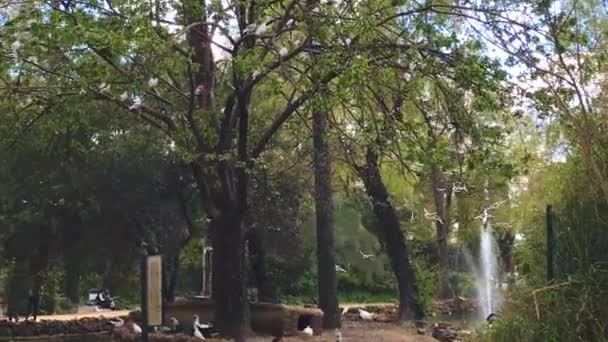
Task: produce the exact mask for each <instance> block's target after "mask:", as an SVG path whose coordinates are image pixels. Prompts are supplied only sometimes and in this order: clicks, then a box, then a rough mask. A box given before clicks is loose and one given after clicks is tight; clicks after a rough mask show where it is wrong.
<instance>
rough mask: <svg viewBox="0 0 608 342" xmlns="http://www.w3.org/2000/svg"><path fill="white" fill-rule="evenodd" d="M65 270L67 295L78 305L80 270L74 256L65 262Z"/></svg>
mask: <svg viewBox="0 0 608 342" xmlns="http://www.w3.org/2000/svg"><path fill="white" fill-rule="evenodd" d="M64 269H65V280H64V286H65V287H64V288H65V295H66V297H67V299H69V300H70V302H71V303H72V304H73V305H77V304H78V303H79V302H80V269H79V265H78V263H77V262H76V261H75V259H74V257H73V256H72V257H70V260H65V267H64Z"/></svg>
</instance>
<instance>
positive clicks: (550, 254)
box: [547, 205, 555, 281]
mask: <svg viewBox="0 0 608 342" xmlns="http://www.w3.org/2000/svg"><path fill="white" fill-rule="evenodd" d="M554 257H555V236H554V231H553V212H552V208H551V206H550V205H547V280H548V281H552V280H553V279H554V278H555V271H554V267H555V262H554Z"/></svg>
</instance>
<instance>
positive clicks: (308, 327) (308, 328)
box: [302, 325, 314, 336]
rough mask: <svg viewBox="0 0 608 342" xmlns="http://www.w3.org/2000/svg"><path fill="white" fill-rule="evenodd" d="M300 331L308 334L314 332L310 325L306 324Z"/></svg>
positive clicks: (310, 334)
mask: <svg viewBox="0 0 608 342" xmlns="http://www.w3.org/2000/svg"><path fill="white" fill-rule="evenodd" d="M302 332H304V333H305V334H306V335H308V336H312V334H313V333H314V331H313V330H312V328H311V327H310V325H309V326H307V327H306V328H304V330H302Z"/></svg>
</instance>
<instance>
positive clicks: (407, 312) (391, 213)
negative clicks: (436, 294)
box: [357, 147, 424, 321]
mask: <svg viewBox="0 0 608 342" xmlns="http://www.w3.org/2000/svg"><path fill="white" fill-rule="evenodd" d="M357 172H358V173H359V176H360V177H361V179H362V180H363V183H364V185H365V190H366V192H367V195H368V196H369V197H370V199H371V200H372V206H373V210H374V214H375V215H376V217H377V219H378V222H379V223H380V232H381V235H382V237H383V239H384V244H385V246H386V249H387V252H388V256H389V258H390V259H391V266H392V268H393V272H394V274H395V278H396V280H397V285H398V288H399V315H398V319H399V320H400V321H405V320H412V319H421V318H422V317H423V315H424V312H423V309H422V306H421V304H420V299H419V293H418V285H417V283H416V275H415V273H414V268H413V267H412V261H411V259H410V255H409V250H408V247H407V244H406V241H405V237H404V236H403V232H402V231H401V227H400V224H399V218H398V217H397V213H396V211H395V207H394V206H393V204H392V203H391V201H390V198H389V194H388V190H387V189H386V186H385V185H384V182H383V181H382V177H381V175H380V168H379V165H378V155H377V154H376V152H375V151H374V150H373V149H372V148H371V147H368V149H367V153H366V164H365V166H363V167H358V168H357Z"/></svg>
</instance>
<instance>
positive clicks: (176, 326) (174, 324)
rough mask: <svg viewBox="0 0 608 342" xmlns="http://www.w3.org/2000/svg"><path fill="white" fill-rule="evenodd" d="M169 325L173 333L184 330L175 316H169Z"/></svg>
mask: <svg viewBox="0 0 608 342" xmlns="http://www.w3.org/2000/svg"><path fill="white" fill-rule="evenodd" d="M169 327H170V328H171V332H173V333H180V332H182V331H184V328H183V327H182V325H181V324H180V323H179V321H178V320H177V318H175V317H171V318H169Z"/></svg>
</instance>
